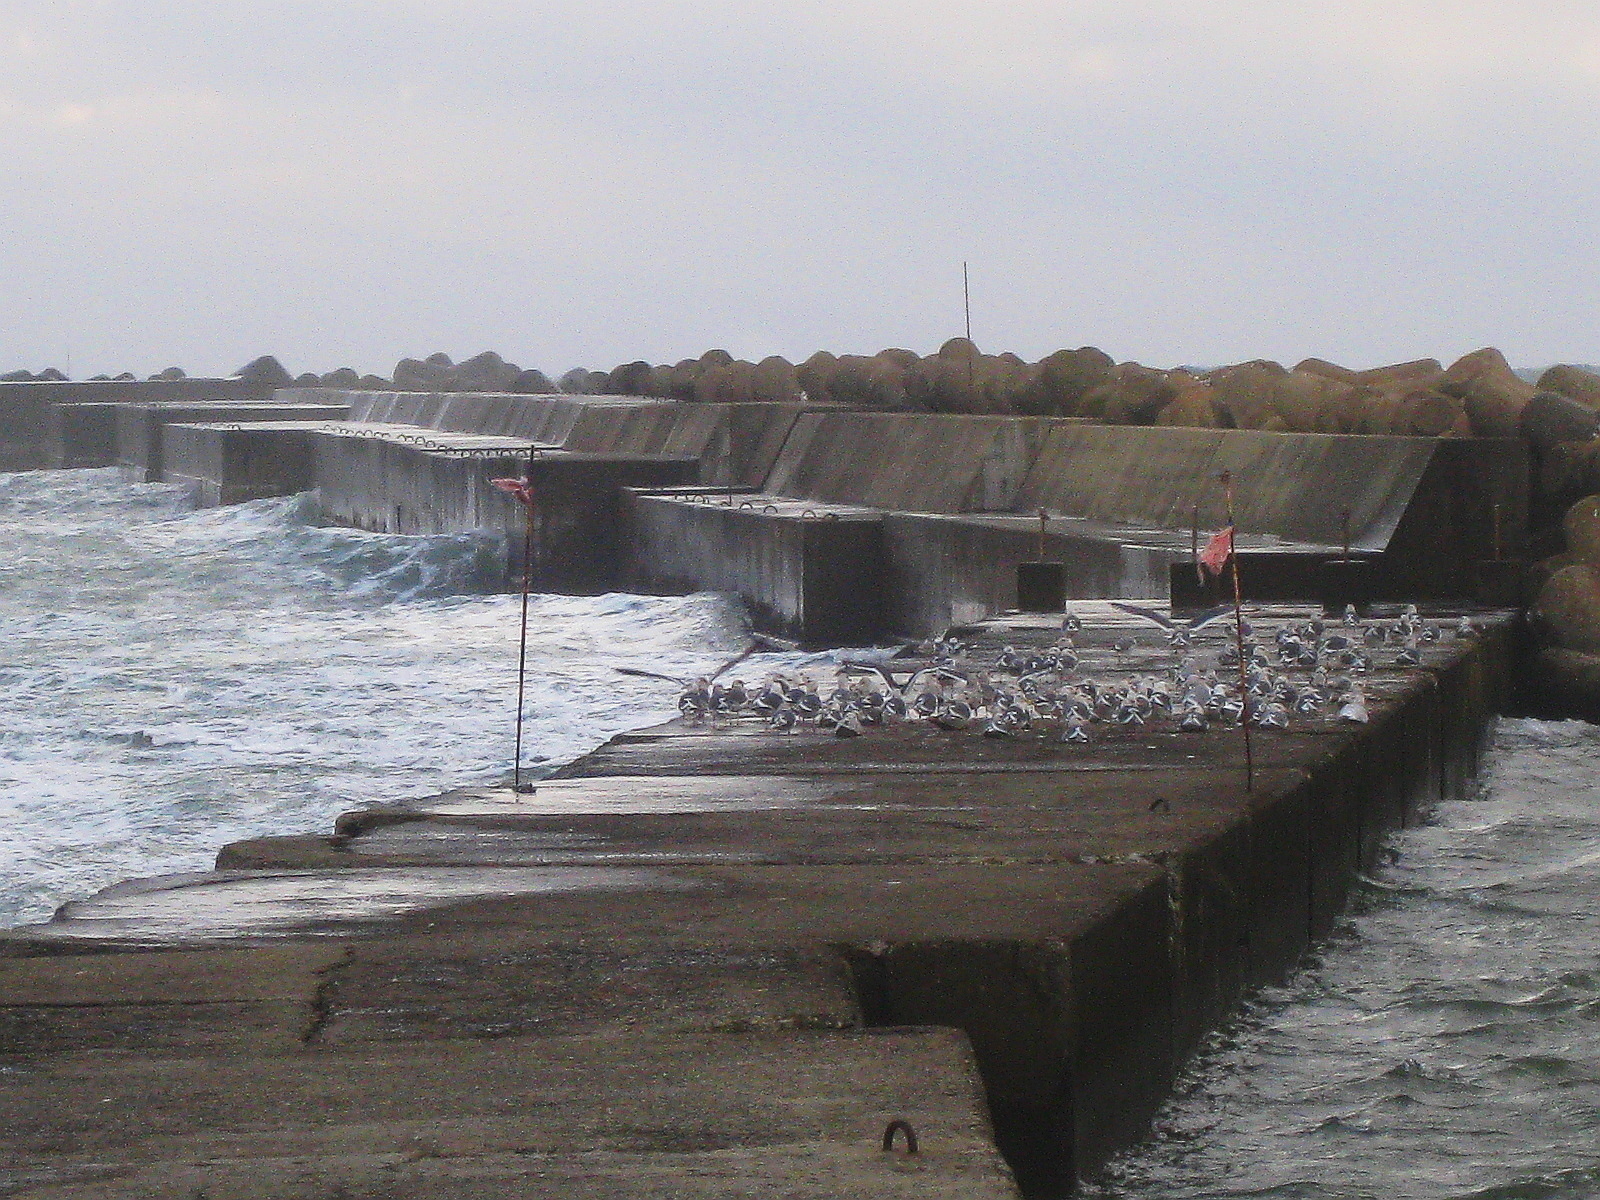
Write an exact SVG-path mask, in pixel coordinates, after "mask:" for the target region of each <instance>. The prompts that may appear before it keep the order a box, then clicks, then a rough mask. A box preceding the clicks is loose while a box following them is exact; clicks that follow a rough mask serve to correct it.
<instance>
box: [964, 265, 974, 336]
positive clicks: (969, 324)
mask: <svg viewBox="0 0 1600 1200" xmlns="http://www.w3.org/2000/svg"><path fill="white" fill-rule="evenodd" d="M962 307H963V309H966V341H971V339H973V288H971V282H970V280H968V275H966V261H965V259H963V261H962Z"/></svg>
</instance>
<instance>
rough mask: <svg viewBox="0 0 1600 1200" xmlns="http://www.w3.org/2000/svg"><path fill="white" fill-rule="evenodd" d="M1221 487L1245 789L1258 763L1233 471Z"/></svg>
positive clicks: (1224, 475) (1250, 786)
mask: <svg viewBox="0 0 1600 1200" xmlns="http://www.w3.org/2000/svg"><path fill="white" fill-rule="evenodd" d="M1222 486H1223V487H1224V488H1225V489H1226V490H1227V494H1228V551H1229V557H1230V558H1231V559H1232V560H1233V636H1234V645H1235V647H1236V648H1237V649H1238V651H1239V700H1240V702H1241V703H1242V704H1243V705H1244V707H1243V708H1242V709H1241V710H1240V712H1239V727H1240V728H1241V729H1243V730H1244V790H1245V791H1247V792H1248V791H1252V790H1254V788H1255V776H1256V762H1255V755H1254V753H1253V752H1252V747H1251V745H1250V677H1249V672H1248V671H1247V670H1246V669H1245V661H1244V593H1243V590H1242V589H1241V588H1240V587H1239V531H1238V530H1237V529H1236V528H1234V524H1233V472H1232V471H1224V472H1223V473H1222Z"/></svg>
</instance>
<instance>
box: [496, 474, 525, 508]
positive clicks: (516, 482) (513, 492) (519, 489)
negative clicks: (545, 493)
mask: <svg viewBox="0 0 1600 1200" xmlns="http://www.w3.org/2000/svg"><path fill="white" fill-rule="evenodd" d="M489 482H490V483H492V484H494V486H495V487H497V488H499V489H500V490H501V491H502V492H505V493H506V494H507V495H508V496H515V497H516V498H517V499H518V500H521V501H522V502H523V503H524V504H530V505H531V504H532V503H533V485H532V484H531V483H529V482H528V481H527V480H526V479H491V480H489Z"/></svg>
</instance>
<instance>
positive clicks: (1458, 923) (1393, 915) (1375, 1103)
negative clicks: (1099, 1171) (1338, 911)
mask: <svg viewBox="0 0 1600 1200" xmlns="http://www.w3.org/2000/svg"><path fill="white" fill-rule="evenodd" d="M1597 768H1600V727H1595V726H1592V725H1585V724H1581V723H1579V722H1576V721H1572V722H1541V721H1531V720H1503V721H1501V722H1500V725H1499V727H1498V730H1497V732H1496V736H1495V741H1494V746H1493V751H1492V753H1491V755H1490V757H1489V760H1488V770H1487V772H1486V773H1485V777H1484V778H1483V780H1482V781H1481V783H1482V786H1481V788H1480V790H1479V791H1478V792H1477V794H1475V795H1474V796H1472V797H1471V798H1469V799H1463V800H1460V801H1456V802H1453V803H1450V804H1446V805H1443V806H1442V807H1440V808H1439V809H1438V810H1437V811H1436V812H1434V813H1432V814H1430V818H1429V820H1428V821H1427V822H1426V823H1425V824H1423V825H1421V826H1419V827H1417V828H1413V829H1408V830H1406V831H1404V832H1402V833H1399V834H1397V835H1396V836H1395V837H1394V838H1393V839H1392V840H1391V842H1390V845H1389V855H1388V857H1389V858H1390V859H1392V860H1393V861H1392V862H1391V863H1389V864H1388V865H1386V866H1385V868H1384V869H1383V870H1382V871H1381V872H1380V873H1379V874H1377V875H1375V876H1374V877H1373V878H1372V879H1370V880H1368V881H1365V882H1364V883H1363V884H1362V885H1361V888H1360V890H1359V892H1358V894H1357V897H1356V902H1355V904H1354V906H1353V908H1352V910H1351V912H1350V913H1349V915H1348V917H1347V919H1346V920H1344V921H1343V922H1342V923H1341V925H1340V927H1339V928H1338V930H1337V932H1336V935H1335V936H1334V937H1333V938H1332V940H1331V941H1330V942H1329V943H1328V944H1327V945H1325V946H1322V947H1319V948H1318V950H1317V952H1316V953H1315V954H1314V955H1313V956H1312V957H1311V958H1310V959H1309V960H1308V961H1307V963H1306V964H1304V966H1303V967H1302V969H1300V970H1299V971H1297V972H1296V973H1295V974H1294V975H1293V976H1292V977H1291V979H1290V980H1289V981H1288V983H1287V984H1286V985H1285V986H1283V987H1281V988H1277V989H1273V990H1270V991H1267V992H1265V993H1263V994H1262V995H1260V996H1258V997H1256V998H1255V999H1254V1000H1253V1001H1252V1002H1251V1003H1250V1004H1249V1005H1248V1006H1247V1008H1246V1011H1245V1013H1244V1014H1243V1016H1242V1017H1241V1019H1239V1020H1238V1021H1236V1022H1234V1023H1233V1024H1232V1025H1230V1026H1229V1027H1228V1028H1227V1029H1225V1030H1223V1031H1222V1032H1221V1033H1220V1034H1219V1035H1218V1036H1217V1037H1216V1038H1214V1039H1213V1041H1212V1043H1211V1045H1210V1046H1209V1047H1208V1048H1207V1049H1206V1051H1205V1052H1204V1053H1203V1054H1202V1055H1200V1057H1199V1059H1198V1060H1197V1062H1196V1063H1195V1065H1194V1066H1193V1068H1192V1069H1191V1070H1190V1071H1189V1072H1188V1073H1187V1075H1186V1076H1185V1078H1184V1080H1183V1081H1182V1084H1181V1086H1180V1088H1179V1091H1178V1094H1177V1095H1176V1097H1175V1098H1174V1100H1173V1102H1172V1103H1171V1104H1170V1105H1169V1106H1168V1107H1167V1109H1166V1111H1165V1112H1164V1113H1163V1114H1162V1116H1161V1118H1160V1119H1159V1120H1158V1122H1157V1124H1156V1131H1155V1136H1154V1137H1153V1138H1152V1140H1151V1141H1150V1142H1148V1143H1147V1144H1146V1145H1144V1146H1141V1147H1140V1148H1138V1149H1137V1150H1136V1151H1134V1152H1133V1153H1131V1154H1128V1155H1126V1156H1124V1157H1123V1158H1122V1159H1121V1160H1119V1161H1118V1162H1117V1163H1116V1164H1115V1165H1114V1167H1113V1169H1112V1170H1111V1172H1110V1173H1109V1176H1108V1178H1107V1179H1106V1180H1104V1181H1102V1183H1101V1185H1100V1186H1098V1187H1096V1188H1093V1189H1091V1192H1090V1194H1091V1195H1094V1196H1098V1197H1102V1198H1109V1197H1117V1198H1120V1200H1134V1198H1138V1200H1155V1198H1157V1197H1160V1198H1163V1200H1165V1198H1169V1197H1170V1198H1174V1200H1175V1198H1179V1197H1182V1198H1185V1200H1200V1198H1201V1197H1205V1198H1208V1200H1209V1198H1214V1197H1252V1198H1257V1197H1279V1198H1284V1200H1289V1198H1293V1200H1336V1198H1337V1200H1358V1198H1359V1200H1412V1198H1416V1200H1444V1198H1446V1197H1459V1198H1462V1200H1466V1198H1471V1200H1547V1198H1549V1200H1554V1198H1557V1197H1560V1198H1562V1200H1567V1198H1571V1200H1577V1198H1579V1197H1585V1198H1588V1197H1595V1196H1600V770H1597Z"/></svg>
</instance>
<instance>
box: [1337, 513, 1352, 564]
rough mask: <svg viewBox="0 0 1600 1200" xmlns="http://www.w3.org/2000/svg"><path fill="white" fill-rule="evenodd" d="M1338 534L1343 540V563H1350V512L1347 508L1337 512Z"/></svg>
mask: <svg viewBox="0 0 1600 1200" xmlns="http://www.w3.org/2000/svg"><path fill="white" fill-rule="evenodd" d="M1339 532H1340V535H1341V536H1342V538H1343V540H1344V561H1345V562H1349V561H1350V510H1349V509H1348V508H1341V509H1340V510H1339Z"/></svg>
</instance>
